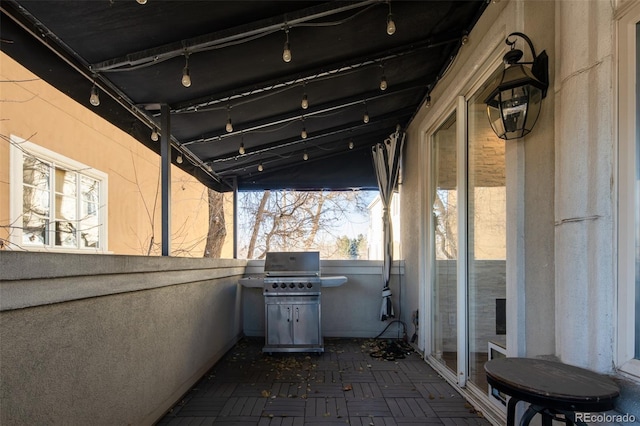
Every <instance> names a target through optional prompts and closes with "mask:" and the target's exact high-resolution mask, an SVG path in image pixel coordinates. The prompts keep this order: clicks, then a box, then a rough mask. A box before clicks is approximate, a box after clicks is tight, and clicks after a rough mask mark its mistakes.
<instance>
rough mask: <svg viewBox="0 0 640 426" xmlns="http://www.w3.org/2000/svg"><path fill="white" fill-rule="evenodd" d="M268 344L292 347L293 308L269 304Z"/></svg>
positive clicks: (267, 307) (267, 306)
mask: <svg viewBox="0 0 640 426" xmlns="http://www.w3.org/2000/svg"><path fill="white" fill-rule="evenodd" d="M266 309H267V324H266V326H267V344H268V345H291V344H293V335H292V334H291V333H292V326H291V318H292V306H291V305H281V304H267V305H266Z"/></svg>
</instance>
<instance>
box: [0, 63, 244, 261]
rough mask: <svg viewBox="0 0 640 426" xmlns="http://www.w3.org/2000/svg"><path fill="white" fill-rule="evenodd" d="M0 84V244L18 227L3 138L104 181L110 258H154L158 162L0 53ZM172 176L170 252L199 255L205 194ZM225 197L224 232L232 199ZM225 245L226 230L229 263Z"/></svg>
mask: <svg viewBox="0 0 640 426" xmlns="http://www.w3.org/2000/svg"><path fill="white" fill-rule="evenodd" d="M0 79H1V80H2V82H0V98H1V100H0V106H1V110H0V111H1V117H0V135H1V140H0V241H3V240H4V242H5V243H6V242H7V240H10V235H11V234H12V233H15V229H14V228H13V227H16V226H20V225H21V223H22V222H21V220H20V219H18V220H14V221H13V222H12V220H11V218H10V213H9V207H10V198H9V196H10V194H9V192H10V190H9V183H10V181H9V179H10V176H9V170H10V167H9V159H10V156H9V146H10V144H9V138H10V137H11V136H17V137H19V138H21V139H26V140H29V141H31V142H33V143H35V144H37V145H39V146H41V147H43V148H46V149H49V150H51V151H53V152H55V153H57V154H60V155H63V156H65V157H67V158H70V159H72V160H74V161H78V162H80V163H82V164H84V165H86V166H89V167H92V168H94V169H97V170H99V171H101V172H103V173H106V174H107V175H108V185H109V191H108V205H107V210H105V211H104V214H105V215H106V216H108V222H107V225H108V226H107V229H108V250H109V251H110V252H112V253H115V254H140V255H146V254H147V252H148V250H149V247H150V246H151V247H152V250H151V254H152V255H158V254H160V248H159V247H160V246H159V244H160V243H161V240H162V239H161V229H160V223H161V222H160V221H161V216H160V215H161V211H160V187H159V174H160V157H159V156H158V155H157V154H156V153H154V152H152V151H151V150H149V149H148V148H146V147H145V146H144V145H142V144H141V143H140V142H138V141H137V140H135V139H134V138H132V137H131V136H130V135H129V134H127V133H126V132H123V131H122V130H120V129H118V128H117V127H115V126H113V125H111V124H110V123H108V122H107V121H105V120H104V119H102V118H101V117H99V116H98V115H97V114H95V113H94V111H93V110H92V109H90V108H92V107H90V106H89V102H88V100H89V94H87V104H86V105H81V104H79V103H77V102H75V101H73V100H72V99H70V98H68V97H67V96H66V95H65V94H64V93H62V92H60V91H58V90H57V89H55V88H53V87H52V86H50V85H49V84H47V83H45V82H44V81H43V80H41V79H39V78H38V77H37V76H36V75H34V74H32V73H30V72H29V71H28V70H26V69H25V68H24V67H22V66H21V65H19V64H18V63H16V62H15V61H14V60H13V59H12V58H10V57H8V56H7V55H5V54H4V53H2V52H0ZM98 108H99V107H98ZM150 134H151V131H150V132H149V135H150ZM171 176H172V193H171V216H172V236H173V238H172V254H173V255H176V256H193V257H200V256H202V255H203V252H204V244H205V239H206V233H207V228H208V220H209V217H208V214H209V213H208V198H207V190H206V188H205V187H204V186H203V185H202V184H201V183H200V182H198V181H197V180H196V179H195V178H193V177H191V176H190V175H188V174H187V173H185V172H183V171H182V170H181V169H179V168H177V167H172V170H171ZM226 199H227V203H226V205H225V209H226V220H227V223H228V227H227V229H229V230H231V229H232V218H233V214H232V212H233V210H232V202H233V201H232V196H231V195H230V194H229V195H226ZM14 202H21V201H20V200H14ZM152 237H153V243H154V244H152V242H151V238H152ZM232 243H233V238H232V235H231V232H229V235H228V237H227V240H226V244H225V248H224V250H223V257H227V258H229V257H233V252H232V250H233V247H232ZM24 248H28V247H24ZM11 249H13V250H17V249H20V247H19V245H18V246H15V245H13V246H12V247H11ZM31 249H33V248H31Z"/></svg>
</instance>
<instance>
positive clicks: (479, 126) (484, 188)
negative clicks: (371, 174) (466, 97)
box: [467, 93, 507, 391]
mask: <svg viewBox="0 0 640 426" xmlns="http://www.w3.org/2000/svg"><path fill="white" fill-rule="evenodd" d="M484 99H485V95H484V93H479V94H477V95H475V96H474V97H473V98H472V99H471V101H470V102H469V105H468V108H469V111H468V117H469V140H468V169H469V171H468V185H467V200H468V201H467V203H468V204H467V228H468V234H467V241H468V243H467V250H468V278H467V279H468V303H467V306H468V315H469V319H468V324H469V340H468V342H469V348H468V350H469V380H470V381H471V382H472V383H474V384H475V385H477V386H478V387H480V388H481V389H483V390H484V391H487V389H488V387H487V382H486V377H485V372H484V363H485V362H487V360H488V352H489V343H492V344H495V345H498V346H501V347H503V348H505V347H506V333H507V329H506V313H505V306H506V241H507V240H506V186H505V185H506V177H505V144H504V141H503V140H502V139H499V138H498V137H497V136H496V135H495V133H494V132H493V130H492V129H491V127H490V125H489V121H488V119H487V115H486V105H485V103H484Z"/></svg>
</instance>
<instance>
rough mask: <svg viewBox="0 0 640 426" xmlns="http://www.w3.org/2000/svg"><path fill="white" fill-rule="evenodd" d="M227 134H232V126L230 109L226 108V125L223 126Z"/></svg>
mask: <svg viewBox="0 0 640 426" xmlns="http://www.w3.org/2000/svg"><path fill="white" fill-rule="evenodd" d="M224 129H225V130H226V131H227V133H231V132H233V124H231V108H230V107H227V125H226V126H224Z"/></svg>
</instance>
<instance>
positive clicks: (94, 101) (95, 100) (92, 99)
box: [89, 82, 100, 107]
mask: <svg viewBox="0 0 640 426" xmlns="http://www.w3.org/2000/svg"><path fill="white" fill-rule="evenodd" d="M89 103H90V104H91V105H93V106H94V107H97V106H98V105H100V95H99V94H98V87H97V86H96V83H95V82H93V87H91V96H89Z"/></svg>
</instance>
